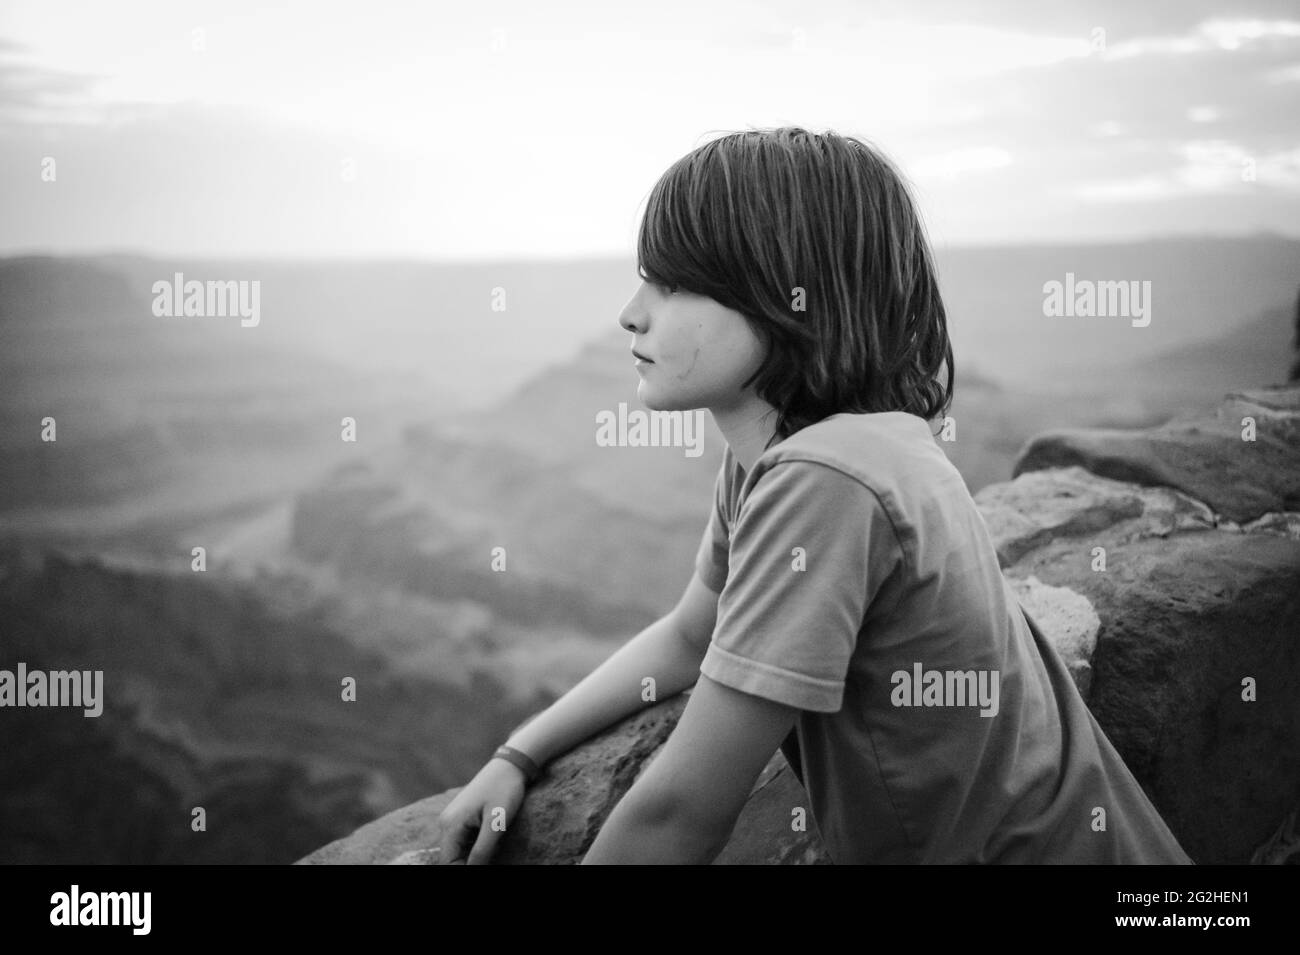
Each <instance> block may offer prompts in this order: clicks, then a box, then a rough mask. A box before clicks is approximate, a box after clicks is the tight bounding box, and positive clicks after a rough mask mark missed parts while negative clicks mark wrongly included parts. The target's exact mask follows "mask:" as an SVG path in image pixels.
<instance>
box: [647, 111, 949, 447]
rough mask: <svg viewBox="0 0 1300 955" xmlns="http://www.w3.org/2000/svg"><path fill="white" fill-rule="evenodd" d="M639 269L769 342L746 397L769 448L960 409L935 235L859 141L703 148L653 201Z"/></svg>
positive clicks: (666, 179)
mask: <svg viewBox="0 0 1300 955" xmlns="http://www.w3.org/2000/svg"><path fill="white" fill-rule="evenodd" d="M637 265H638V267H639V270H640V273H641V276H642V278H643V279H645V280H646V281H649V282H652V283H654V284H656V285H659V286H662V287H665V288H683V289H686V290H687V291H690V292H695V293H698V294H700V295H706V296H708V297H709V298H712V299H714V300H716V301H717V302H719V303H721V304H722V305H725V306H726V307H728V308H732V309H735V310H736V311H738V312H740V313H741V314H742V315H744V316H745V318H746V319H747V320H748V321H749V322H750V325H751V327H752V328H754V330H755V332H756V334H758V335H759V336H760V337H761V338H762V339H763V340H764V341H765V342H766V344H767V353H766V355H765V357H764V360H763V364H762V365H761V366H760V368H759V369H758V371H757V372H755V374H754V375H752V376H751V377H750V378H749V380H748V381H746V382H745V385H746V386H748V385H749V384H751V383H755V391H756V393H757V394H758V395H759V396H760V397H762V398H763V399H764V400H766V401H767V402H768V403H769V404H771V405H772V406H773V407H774V408H776V409H777V414H778V417H777V427H776V432H775V433H774V434H773V436H772V441H780V440H783V439H784V438H787V437H789V436H790V435H791V434H793V433H794V432H796V431H798V430H800V429H801V428H804V427H806V426H807V425H810V424H813V423H815V422H817V421H820V420H822V419H823V418H825V417H827V416H828V415H832V414H835V413H837V412H841V411H847V412H859V413H860V412H879V411H907V412H910V413H912V414H916V415H920V416H921V417H922V418H925V419H926V420H927V421H929V420H930V419H932V418H935V417H937V416H939V415H941V414H946V413H947V410H948V407H949V406H950V405H951V403H952V392H953V375H954V369H953V357H952V345H951V343H950V342H949V340H948V328H947V317H946V313H945V311H944V306H943V300H942V298H941V297H940V294H939V283H938V278H937V275H936V271H935V267H934V263H933V259H932V256H931V252H930V248H929V243H928V242H927V240H926V236H925V231H924V226H923V224H922V222H921V218H920V215H919V214H918V212H917V209H916V206H915V203H914V200H913V198H912V196H911V193H910V191H909V188H908V185H907V184H906V182H905V181H904V179H903V177H902V175H901V174H900V173H899V171H898V170H897V169H896V168H895V166H894V165H893V163H892V162H891V161H890V160H889V159H888V158H886V157H885V156H884V155H883V154H882V153H881V152H879V151H878V150H877V149H875V148H873V147H872V146H869V145H867V144H866V143H865V142H863V141H861V140H859V139H855V138H853V137H850V136H842V135H840V134H838V133H835V132H833V131H830V132H825V133H821V134H815V133H810V132H808V131H807V130H805V129H802V128H800V127H797V126H785V127H781V128H779V129H756V130H749V131H745V132H733V133H729V134H727V135H725V136H723V137H721V138H719V139H715V140H713V141H711V142H708V143H706V144H705V145H703V146H700V147H699V148H698V149H695V150H694V151H692V152H691V153H688V154H687V155H686V156H683V157H682V158H681V159H679V160H678V161H677V162H676V163H674V164H673V165H672V167H671V168H669V170H668V171H667V172H666V173H664V175H663V176H662V177H661V178H660V180H659V181H658V183H656V184H655V186H654V189H653V190H652V191H651V193H650V198H649V201H648V203H647V206H646V212H645V216H644V218H643V219H642V222H641V230H640V235H639V237H638V240H637ZM799 289H802V290H803V296H802V305H803V309H802V310H801V309H800V307H799V306H800V304H801V303H800V299H799V297H798V290H799ZM945 361H946V362H947V366H948V374H947V384H946V385H943V384H941V383H940V382H939V381H938V380H937V379H936V376H937V375H938V373H939V368H940V365H941V363H943V362H945ZM769 446H770V442H769Z"/></svg>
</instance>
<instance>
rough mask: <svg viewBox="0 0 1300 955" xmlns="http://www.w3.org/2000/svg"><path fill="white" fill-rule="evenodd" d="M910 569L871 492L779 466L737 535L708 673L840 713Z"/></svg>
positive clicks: (803, 464)
mask: <svg viewBox="0 0 1300 955" xmlns="http://www.w3.org/2000/svg"><path fill="white" fill-rule="evenodd" d="M902 559H903V558H902V549H901V546H900V544H899V542H898V536H897V534H896V533H895V531H894V527H893V524H892V523H891V521H890V519H889V516H888V514H887V513H886V511H885V509H884V508H883V506H882V505H881V504H880V501H879V500H878V499H877V497H876V495H875V493H874V492H873V491H872V490H871V489H870V488H869V487H867V486H866V485H865V484H863V483H862V482H861V481H859V480H857V479H856V478H854V477H852V476H850V475H848V474H845V473H844V472H843V471H840V470H838V469H837V468H834V467H831V466H830V465H827V464H821V463H818V462H814V461H780V462H777V463H776V464H774V465H772V467H771V468H770V469H769V470H768V471H767V472H766V473H764V474H763V475H761V476H760V477H759V479H758V480H757V481H756V482H755V483H754V485H753V486H752V487H751V489H750V492H749V495H748V496H747V497H746V499H745V500H744V502H743V503H742V505H741V508H740V513H738V514H737V515H736V518H735V522H734V526H733V527H732V528H731V541H730V568H729V571H730V576H729V577H728V578H727V581H726V584H725V586H724V587H723V590H722V592H721V594H720V595H719V598H718V616H717V622H716V624H715V627H714V631H713V639H712V641H711V642H710V644H709V647H708V649H707V651H706V652H705V655H704V659H703V661H702V662H701V664H700V672H701V673H703V674H704V675H705V676H707V677H709V678H710V679H712V680H717V681H718V682H719V683H724V684H726V685H727V686H730V687H732V688H733V689H737V690H740V691H742V692H745V693H750V694H753V695H755V696H761V697H764V698H766V699H770V700H775V701H777V702H779V703H785V704H787V705H789V706H794V707H798V708H799V709H802V710H813V711H816V712H823V713H833V712H836V711H837V710H839V708H840V706H841V705H842V703H843V697H844V681H845V677H846V676H847V674H848V668H849V660H850V658H851V657H852V655H853V651H854V648H855V647H856V645H857V638H858V632H859V630H860V629H861V628H862V624H863V620H864V618H865V617H866V612H867V608H868V607H869V606H870V605H871V602H872V600H874V599H875V596H876V594H877V593H878V592H879V590H880V586H881V584H882V583H883V582H884V581H885V580H886V579H888V577H889V576H890V575H891V574H892V573H893V572H894V569H895V568H896V567H897V566H898V565H899V563H900V562H901V561H902Z"/></svg>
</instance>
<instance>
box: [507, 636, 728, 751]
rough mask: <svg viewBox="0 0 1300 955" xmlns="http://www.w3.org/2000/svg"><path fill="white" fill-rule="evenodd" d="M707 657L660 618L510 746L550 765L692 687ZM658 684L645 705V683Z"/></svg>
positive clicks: (529, 725)
mask: <svg viewBox="0 0 1300 955" xmlns="http://www.w3.org/2000/svg"><path fill="white" fill-rule="evenodd" d="M703 658H704V651H703V650H702V649H697V648H696V647H694V646H692V645H691V644H689V643H687V641H686V640H685V639H684V638H683V637H681V636H680V635H679V634H678V632H677V630H676V629H675V628H674V626H673V624H672V621H671V618H670V617H667V616H665V617H661V618H660V619H659V620H656V621H655V622H654V623H652V624H650V625H649V626H648V627H646V628H645V629H644V630H642V631H641V632H640V633H638V634H637V635H636V636H635V637H633V638H632V639H631V640H629V641H628V642H627V643H625V644H624V645H623V646H621V647H620V648H619V649H618V650H617V651H615V652H614V653H613V654H612V655H611V656H610V657H609V659H607V660H606V661H605V662H604V663H602V664H601V665H600V666H598V667H597V668H596V669H595V670H593V671H592V672H591V673H589V674H588V675H587V676H586V677H584V678H583V679H582V681H581V682H579V683H578V685H577V686H575V687H574V688H573V689H571V690H569V692H568V693H566V694H564V696H562V697H560V699H558V700H556V701H555V702H554V703H552V704H551V705H550V706H548V707H547V708H546V709H545V710H543V711H542V712H541V713H540V714H538V715H537V716H536V717H534V718H533V719H532V720H530V721H529V722H527V723H525V724H524V725H523V726H521V727H520V728H519V729H517V730H515V731H514V732H513V733H512V734H511V735H510V739H508V740H507V741H506V742H507V743H508V744H509V745H511V746H514V747H516V748H517V749H520V750H522V751H523V752H525V753H527V754H528V755H529V756H531V757H532V758H533V759H535V760H536V761H537V762H538V763H546V762H549V761H550V760H552V759H554V758H555V757H556V756H559V755H561V754H562V753H566V752H568V751H569V750H570V749H572V748H573V747H574V746H576V745H577V744H578V743H580V742H582V741H583V740H585V739H587V738H588V737H589V736H592V735H593V734H595V733H598V732H600V731H601V730H603V729H605V728H606V727H608V726H610V725H612V724H614V723H616V722H617V721H619V720H621V719H623V718H624V717H625V716H628V715H630V714H632V713H634V712H636V711H637V710H639V709H641V708H642V707H645V706H647V705H649V703H651V702H655V701H658V700H666V699H668V698H669V697H672V696H675V695H676V694H678V693H680V692H681V691H682V690H684V689H686V688H687V687H689V686H691V685H693V684H694V683H695V681H696V679H697V678H698V677H699V674H700V661H701V660H702V659H703ZM647 677H649V678H650V679H653V680H654V684H653V688H654V697H653V700H649V699H645V698H644V695H645V694H646V693H647V690H646V684H645V683H644V682H643V681H645V680H646V678H647Z"/></svg>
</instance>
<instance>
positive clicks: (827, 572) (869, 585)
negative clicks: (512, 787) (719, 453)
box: [695, 412, 1191, 863]
mask: <svg viewBox="0 0 1300 955" xmlns="http://www.w3.org/2000/svg"><path fill="white" fill-rule="evenodd" d="M695 567H696V573H697V574H698V575H699V577H700V579H701V580H702V581H703V582H704V583H705V584H706V585H707V586H708V587H709V588H710V589H712V590H714V591H716V592H718V593H719V597H718V615H717V623H716V625H715V627H714V632H713V636H712V639H711V641H710V643H709V646H708V649H707V651H706V653H705V656H704V659H703V662H702V663H701V665H700V672H701V673H703V674H705V675H706V676H708V677H709V678H711V679H713V680H716V681H718V682H719V683H723V684H726V685H727V686H730V687H733V688H734V689H737V690H741V691H743V692H746V693H750V694H753V695H756V696H761V697H765V698H767V699H771V700H776V701H778V702H781V703H785V704H788V705H790V706H793V707H797V708H798V709H800V710H801V711H802V712H801V713H800V714H799V718H798V720H797V722H796V725H795V729H794V730H793V731H792V732H791V734H790V737H789V738H788V739H787V740H786V741H785V742H784V743H783V744H782V750H783V752H784V753H785V755H786V756H787V758H788V759H789V761H790V764H791V766H792V767H793V768H794V770H795V772H796V773H797V774H799V775H800V777H801V779H802V781H803V783H804V787H805V789H806V790H807V793H808V799H809V803H810V808H811V810H812V816H813V818H814V819H815V821H816V823H817V826H818V828H819V829H820V830H821V834H822V837H823V839H824V840H825V843H826V848H827V851H828V852H829V854H830V856H831V858H832V859H833V860H834V861H835V862H837V863H896V862H916V863H948V862H962V863H984V862H1025V863H1038V862H1041V863H1052V862H1082V863H1189V862H1190V861H1191V860H1190V859H1189V858H1188V856H1187V855H1186V853H1185V852H1184V851H1183V850H1182V848H1181V847H1180V846H1179V844H1178V842H1177V840H1176V839H1175V838H1174V836H1173V834H1172V833H1171V832H1170V831H1169V828H1168V827H1167V826H1166V825H1165V823H1164V821H1163V820H1162V819H1161V818H1160V815H1159V814H1158V813H1157V811H1156V810H1155V808H1154V807H1153V806H1152V805H1151V803H1150V801H1149V800H1148V799H1147V797H1146V795H1145V794H1144V792H1143V790H1142V788H1141V786H1140V785H1139V784H1138V782H1137V781H1136V780H1135V779H1134V777H1133V775H1132V774H1131V773H1130V772H1129V770H1128V768H1127V767H1126V766H1125V765H1124V763H1123V761H1122V759H1121V758H1120V756H1119V754H1118V753H1117V752H1116V751H1115V749H1114V747H1113V746H1112V745H1111V743H1110V741H1109V740H1108V739H1107V738H1106V736H1105V734H1104V733H1103V732H1102V730H1101V727H1100V726H1099V725H1098V724H1097V722H1096V720H1095V719H1094V718H1093V716H1092V714H1091V712H1089V710H1088V708H1087V706H1086V704H1085V703H1084V701H1083V699H1082V697H1081V696H1080V695H1079V693H1078V690H1077V689H1076V688H1075V685H1074V682H1073V680H1072V679H1071V678H1070V675H1069V672H1068V671H1067V669H1066V667H1065V665H1064V663H1063V662H1062V661H1061V659H1060V657H1059V655H1058V654H1057V652H1056V650H1055V649H1054V648H1053V647H1052V646H1051V644H1050V643H1049V642H1048V641H1047V640H1046V638H1045V637H1044V636H1043V634H1042V632H1041V630H1040V629H1039V628H1038V626H1037V624H1036V622H1035V621H1033V619H1032V618H1031V617H1029V615H1028V614H1027V613H1026V612H1025V611H1024V608H1023V607H1022V606H1021V605H1020V603H1019V601H1018V600H1017V599H1016V597H1015V594H1014V592H1013V591H1012V590H1011V589H1010V584H1009V583H1008V582H1007V581H1006V578H1005V577H1004V576H1003V574H1002V570H1001V568H1000V566H999V565H998V560H997V556H996V553H995V550H994V546H993V542H992V540H991V539H990V537H989V534H988V530H987V528H986V527H985V525H984V521H983V518H982V517H981V516H980V514H979V511H978V510H977V508H976V506H975V502H974V501H973V500H972V499H971V496H970V493H969V492H968V491H967V489H966V485H965V482H964V481H963V480H962V477H961V475H960V474H959V473H958V471H957V469H956V468H955V467H954V466H953V465H952V464H951V462H950V461H949V460H948V458H947V456H946V455H945V454H944V453H943V451H942V449H941V448H940V447H939V446H938V445H937V444H936V443H935V440H934V437H933V436H932V435H931V433H930V427H929V425H928V424H927V422H926V421H924V420H923V419H922V418H920V417H918V416H916V415H912V414H908V413H905V412H885V413H879V414H848V413H845V414H836V415H831V416H830V417H828V418H826V419H824V420H822V421H820V422H817V423H816V424H813V425H810V426H808V427H805V428H803V429H802V430H800V431H798V432H796V433H795V434H793V435H791V436H790V437H789V438H787V439H785V440H784V441H781V442H779V443H778V444H776V445H774V446H772V447H770V448H768V449H767V450H766V451H764V452H763V454H762V455H761V456H760V457H759V459H758V461H757V462H755V464H754V467H753V470H752V472H750V473H746V472H745V471H744V470H743V469H742V468H741V467H740V466H739V464H737V463H736V461H735V459H734V457H733V456H732V454H731V449H730V448H728V449H727V450H726V452H725V453H724V455H723V461H722V466H721V468H720V469H719V472H718V478H717V482H716V484H715V499H714V507H713V510H712V513H711V516H710V518H709V522H708V527H707V528H706V530H705V533H704V537H703V539H702V540H701V542H700V548H699V551H698V554H697V556H696V561H695Z"/></svg>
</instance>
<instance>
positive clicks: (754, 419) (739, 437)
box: [709, 394, 776, 473]
mask: <svg viewBox="0 0 1300 955" xmlns="http://www.w3.org/2000/svg"><path fill="white" fill-rule="evenodd" d="M709 411H710V412H711V413H712V415H713V420H714V422H715V423H716V424H717V426H718V430H719V431H721V432H722V436H723V438H725V439H726V441H727V447H729V448H731V456H732V457H733V458H735V460H736V463H737V464H739V465H740V466H741V467H742V468H743V469H744V470H745V473H749V471H750V470H752V469H753V467H754V462H755V461H757V460H758V458H759V456H760V455H761V454H762V453H763V452H764V451H766V450H767V447H766V445H767V442H768V440H769V439H770V438H771V437H772V433H773V432H774V431H775V430H776V409H775V408H773V407H772V406H771V405H770V404H768V403H767V402H766V401H764V400H763V399H762V398H759V397H758V396H757V395H753V394H749V395H747V397H746V398H745V400H743V401H740V402H737V403H736V404H734V405H730V406H728V407H725V408H710V409H709Z"/></svg>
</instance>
